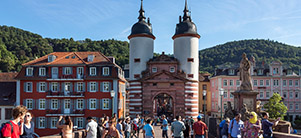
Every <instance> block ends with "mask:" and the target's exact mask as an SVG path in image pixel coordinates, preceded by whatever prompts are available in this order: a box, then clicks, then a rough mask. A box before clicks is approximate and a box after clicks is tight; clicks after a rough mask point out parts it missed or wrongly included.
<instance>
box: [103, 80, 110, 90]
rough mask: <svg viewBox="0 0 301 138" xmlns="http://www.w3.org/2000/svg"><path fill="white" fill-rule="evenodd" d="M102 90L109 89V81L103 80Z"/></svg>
mask: <svg viewBox="0 0 301 138" xmlns="http://www.w3.org/2000/svg"><path fill="white" fill-rule="evenodd" d="M103 91H104V92H109V91H110V82H103Z"/></svg>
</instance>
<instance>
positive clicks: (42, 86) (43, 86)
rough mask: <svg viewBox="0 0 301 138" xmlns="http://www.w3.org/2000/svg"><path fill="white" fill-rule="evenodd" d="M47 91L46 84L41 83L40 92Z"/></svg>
mask: <svg viewBox="0 0 301 138" xmlns="http://www.w3.org/2000/svg"><path fill="white" fill-rule="evenodd" d="M45 91H46V83H45V82H40V83H39V92H45Z"/></svg>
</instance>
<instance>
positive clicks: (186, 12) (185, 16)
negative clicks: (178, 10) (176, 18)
mask: <svg viewBox="0 0 301 138" xmlns="http://www.w3.org/2000/svg"><path fill="white" fill-rule="evenodd" d="M183 12H184V16H183V21H186V20H187V19H189V20H190V16H189V10H188V8H187V0H185V8H184V11H183Z"/></svg>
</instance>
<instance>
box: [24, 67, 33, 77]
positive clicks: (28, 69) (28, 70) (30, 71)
mask: <svg viewBox="0 0 301 138" xmlns="http://www.w3.org/2000/svg"><path fill="white" fill-rule="evenodd" d="M32 75H33V67H27V68H26V76H32Z"/></svg>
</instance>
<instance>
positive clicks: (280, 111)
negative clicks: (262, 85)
mask: <svg viewBox="0 0 301 138" xmlns="http://www.w3.org/2000/svg"><path fill="white" fill-rule="evenodd" d="M281 100H282V99H281V96H280V94H278V93H274V94H273V96H272V97H271V98H270V99H269V102H268V103H266V104H264V105H263V108H264V109H266V111H267V112H268V113H269V115H270V118H273V119H277V118H278V117H281V118H282V119H283V118H284V116H285V115H286V112H287V107H286V106H285V105H284V104H283V102H282V101H281Z"/></svg>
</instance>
